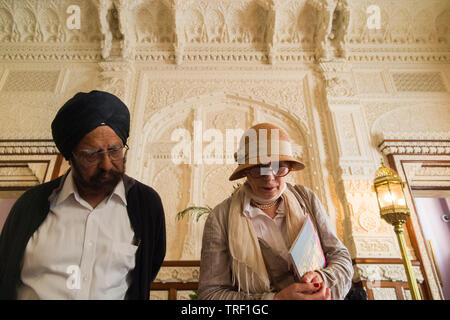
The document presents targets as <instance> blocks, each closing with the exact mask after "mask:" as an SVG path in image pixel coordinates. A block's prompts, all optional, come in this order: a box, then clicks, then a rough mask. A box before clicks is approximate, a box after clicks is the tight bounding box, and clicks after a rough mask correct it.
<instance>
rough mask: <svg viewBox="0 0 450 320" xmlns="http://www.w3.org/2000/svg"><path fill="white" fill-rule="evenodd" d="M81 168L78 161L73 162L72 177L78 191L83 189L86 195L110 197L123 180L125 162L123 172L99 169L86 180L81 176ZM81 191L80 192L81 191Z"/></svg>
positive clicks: (123, 167)
mask: <svg viewBox="0 0 450 320" xmlns="http://www.w3.org/2000/svg"><path fill="white" fill-rule="evenodd" d="M81 170H82V169H80V167H79V166H78V164H77V163H76V161H73V160H72V172H73V173H72V175H73V179H74V182H75V184H76V185H77V187H78V189H82V190H83V192H85V193H90V194H98V195H100V194H101V195H105V196H106V195H109V194H111V193H112V192H113V191H114V188H115V187H116V186H117V184H118V183H119V181H120V180H121V179H122V178H123V175H124V172H125V161H124V163H123V166H122V170H115V169H111V170H108V171H106V170H103V169H98V170H97V172H96V173H95V174H94V175H93V176H91V177H88V178H87V179H85V178H84V177H83V175H82V174H81ZM79 191H80V190H79Z"/></svg>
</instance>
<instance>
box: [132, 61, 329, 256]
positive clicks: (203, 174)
mask: <svg viewBox="0 0 450 320" xmlns="http://www.w3.org/2000/svg"><path fill="white" fill-rule="evenodd" d="M220 69H221V68H217V70H214V72H211V71H210V70H207V69H205V70H201V71H199V70H195V71H189V70H186V71H184V72H183V73H180V72H177V71H176V70H174V71H173V73H167V72H163V71H158V70H150V71H143V72H142V75H141V78H140V81H139V82H140V87H141V88H142V87H147V88H149V89H148V90H139V91H140V92H142V95H141V96H140V97H138V99H139V101H151V103H139V104H138V105H139V108H138V109H136V111H135V116H136V119H139V120H136V122H135V125H134V128H135V130H136V133H137V132H141V134H140V135H138V134H136V135H135V136H136V137H139V138H137V139H134V141H133V144H135V145H136V144H137V145H142V146H143V147H142V149H141V150H139V151H138V152H135V153H133V154H130V156H131V157H132V159H133V160H132V161H131V163H141V164H143V165H140V166H130V171H131V172H133V173H134V175H136V176H139V177H142V179H143V180H144V181H146V182H148V183H149V184H151V185H153V186H154V187H155V188H156V189H157V190H158V191H159V192H161V194H162V198H163V202H165V203H164V205H165V208H166V211H167V220H166V223H167V225H168V229H172V230H176V232H173V233H172V234H169V237H168V245H169V254H168V259H169V260H170V259H172V260H173V259H180V258H181V259H198V258H199V254H200V247H201V245H200V243H201V231H202V228H203V223H204V219H202V220H200V222H195V221H193V219H185V220H183V221H182V222H181V223H180V222H176V220H175V213H176V212H178V211H181V210H182V209H184V208H185V207H187V206H188V205H209V206H211V207H214V206H215V205H216V204H218V203H220V202H221V201H222V200H224V199H225V198H227V197H228V196H229V195H230V194H231V192H232V190H233V188H232V186H233V183H231V182H229V181H228V177H229V175H230V174H231V172H232V170H233V169H234V166H235V165H234V163H233V162H231V164H226V163H224V164H205V163H204V161H206V159H203V160H202V164H195V163H194V160H195V159H194V157H195V154H192V155H191V160H190V161H187V163H183V164H180V165H175V164H174V163H173V161H172V160H173V158H172V156H171V150H172V149H173V148H174V147H175V146H176V145H177V143H178V141H177V140H174V141H172V140H171V137H172V134H173V132H174V130H175V129H177V128H183V129H186V130H188V131H189V134H190V139H191V141H192V147H191V148H189V149H190V150H194V149H193V145H194V143H196V142H195V141H198V140H199V139H200V140H202V139H205V138H204V137H203V134H204V133H205V132H206V131H207V130H208V129H218V130H219V132H220V133H221V134H222V136H223V138H224V141H223V152H226V149H225V147H226V146H225V144H226V142H227V141H225V139H226V137H227V129H241V130H242V132H243V131H244V130H246V128H248V127H250V126H251V125H252V124H253V123H258V122H264V121H270V122H273V123H276V124H278V125H280V126H281V127H283V128H284V129H286V130H287V132H288V133H289V135H290V136H291V138H292V141H293V143H294V144H295V146H294V151H295V152H296V153H297V155H298V156H299V157H300V158H301V159H302V160H303V161H304V162H306V163H307V164H308V167H309V170H306V171H303V172H300V173H295V174H293V175H292V176H291V179H292V181H304V183H305V184H307V185H309V186H312V187H314V186H317V188H318V189H319V186H320V184H321V183H320V180H318V179H317V176H318V174H317V171H318V170H317V169H314V168H315V167H317V163H315V162H314V161H311V160H310V155H314V154H315V153H316V152H315V150H314V148H313V147H309V148H308V147H306V146H308V145H311V146H312V144H311V142H312V141H313V140H312V137H311V136H310V134H309V131H310V128H311V123H310V122H311V121H310V118H309V113H310V112H309V111H308V110H307V109H309V108H311V106H307V104H308V101H307V100H306V99H305V97H304V96H305V88H307V86H308V84H307V73H306V72H305V70H303V71H302V70H298V71H297V72H285V74H284V76H289V77H290V78H291V79H289V80H288V79H278V78H277V77H272V79H270V80H269V79H263V78H264V74H265V73H264V71H258V70H252V69H251V68H250V69H248V70H247V72H246V75H245V76H243V75H242V73H241V72H236V71H230V70H226V69H222V70H220ZM194 121H197V122H198V123H199V124H200V130H201V132H200V133H198V132H195V133H194V131H195V130H196V129H195V126H196V125H195V123H194ZM194 134H195V136H194ZM232 143H233V141H232ZM236 143H237V137H235V140H234V147H235V146H236ZM207 145H208V143H207V142H206V141H205V142H204V143H203V148H205V147H206V146H207ZM235 150H236V149H235V148H233V149H232V152H230V153H228V154H226V153H225V154H224V159H233V153H234V151H235ZM221 151H222V150H221ZM312 158H314V156H313V157H312ZM167 181H172V182H173V183H171V184H167ZM174 199H175V201H174Z"/></svg>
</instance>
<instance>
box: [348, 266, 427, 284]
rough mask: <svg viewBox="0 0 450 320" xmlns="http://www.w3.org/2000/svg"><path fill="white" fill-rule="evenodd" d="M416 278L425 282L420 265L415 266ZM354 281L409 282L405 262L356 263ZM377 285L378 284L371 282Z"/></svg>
mask: <svg viewBox="0 0 450 320" xmlns="http://www.w3.org/2000/svg"><path fill="white" fill-rule="evenodd" d="M413 272H414V275H415V277H416V280H417V281H418V282H419V283H423V281H424V278H423V275H422V272H421V271H420V267H419V266H413ZM353 280H354V281H370V282H373V281H402V282H408V279H407V277H406V273H405V267H404V266H403V264H358V265H355V274H354V276H353ZM371 285H372V286H375V285H376V284H373V283H372V284H371Z"/></svg>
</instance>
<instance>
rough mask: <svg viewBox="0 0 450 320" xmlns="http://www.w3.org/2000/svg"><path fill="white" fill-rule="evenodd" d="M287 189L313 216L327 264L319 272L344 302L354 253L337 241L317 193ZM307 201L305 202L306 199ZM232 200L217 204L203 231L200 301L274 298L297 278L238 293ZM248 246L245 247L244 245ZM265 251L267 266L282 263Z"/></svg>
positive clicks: (263, 246)
mask: <svg viewBox="0 0 450 320" xmlns="http://www.w3.org/2000/svg"><path fill="white" fill-rule="evenodd" d="M287 187H288V188H290V190H291V191H292V192H293V193H294V194H295V196H296V197H297V199H298V200H299V202H300V205H301V207H302V209H303V210H306V212H307V213H310V214H311V218H312V220H313V222H314V224H315V226H316V229H317V231H318V233H319V238H320V241H321V245H322V249H323V251H324V254H325V258H326V261H327V266H326V268H324V269H322V270H316V271H317V272H319V273H320V274H321V276H322V278H324V281H325V284H326V286H327V287H328V288H330V289H331V298H332V299H334V300H337V299H344V298H345V295H346V294H347V292H348V291H349V290H350V287H351V283H352V276H353V266H352V262H351V259H350V254H349V252H348V250H347V248H346V247H345V246H344V244H343V243H342V242H341V241H340V240H339V239H338V238H337V236H336V233H335V232H334V230H333V228H332V226H331V224H330V220H329V217H328V215H327V213H326V212H325V209H324V207H323V206H322V204H321V203H320V201H319V199H318V198H317V196H316V194H315V193H314V192H313V191H312V190H311V189H308V188H306V187H304V186H300V185H296V186H292V185H290V184H287ZM304 199H305V200H304ZM230 203H231V197H230V198H228V199H226V200H225V201H223V202H222V203H220V204H219V205H217V206H216V207H215V208H214V210H213V211H212V213H211V214H210V215H209V217H208V219H207V220H206V224H205V229H204V231H203V242H202V253H201V262H200V282H199V290H198V297H199V299H215V300H219V299H224V300H230V299H240V300H242V299H252V300H253V299H273V297H274V295H275V294H276V289H275V288H278V290H280V289H282V288H284V287H287V286H288V285H290V284H291V283H293V282H294V281H295V278H294V276H292V277H290V278H285V279H284V280H283V281H282V282H280V283H271V285H272V286H271V287H272V288H273V290H272V291H270V292H265V293H252V292H250V293H246V292H242V291H240V292H238V291H237V286H236V287H235V286H233V284H232V277H231V257H230V253H229V249H228V213H229V209H230ZM242 245H245V244H242ZM260 247H261V251H262V254H263V257H264V260H265V262H266V264H268V265H266V267H268V268H270V265H272V264H276V263H279V261H280V260H279V259H278V258H277V257H276V255H274V254H273V252H272V251H271V249H270V248H269V247H267V246H265V245H264V244H263V243H261V246H260Z"/></svg>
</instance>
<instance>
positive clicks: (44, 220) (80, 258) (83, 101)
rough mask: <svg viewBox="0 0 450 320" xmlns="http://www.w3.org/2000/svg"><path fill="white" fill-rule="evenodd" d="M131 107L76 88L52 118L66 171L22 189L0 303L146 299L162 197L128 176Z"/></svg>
mask: <svg viewBox="0 0 450 320" xmlns="http://www.w3.org/2000/svg"><path fill="white" fill-rule="evenodd" d="M129 132H130V113H129V111H128V108H127V107H126V105H125V104H124V103H123V102H122V101H121V100H120V99H119V98H117V97H116V96H114V95H112V94H110V93H108V92H103V91H91V92H89V93H83V92H79V93H77V94H76V95H75V96H74V97H73V98H71V99H70V100H69V101H67V102H66V103H65V104H64V105H63V106H62V107H61V109H60V110H59V111H58V113H57V114H56V116H55V119H54V120H53V122H52V135H53V140H54V141H55V144H56V146H57V148H58V150H59V151H60V152H61V154H62V155H63V156H64V158H65V159H66V160H68V161H69V164H70V169H69V170H68V172H67V173H66V174H65V175H63V176H62V177H59V178H57V179H55V180H52V181H50V182H48V183H45V184H42V185H39V186H36V187H34V188H32V189H30V190H28V191H27V192H25V193H24V194H23V195H22V196H21V197H20V198H19V199H18V200H17V202H16V203H15V204H14V206H13V208H12V209H11V211H10V213H9V216H8V218H7V220H6V222H5V225H4V227H3V230H2V233H1V235H0V299H149V292H150V285H151V282H152V281H153V280H154V279H155V277H156V275H157V273H158V270H159V269H160V267H161V264H162V262H163V260H164V256H165V252H166V233H165V220H164V210H163V206H162V203H161V199H160V197H159V195H158V193H157V192H156V191H155V190H153V189H152V188H151V187H149V186H146V185H144V184H143V183H141V182H139V181H137V180H135V179H133V178H131V177H129V176H127V175H126V174H125V173H124V171H125V158H126V151H127V149H128V146H127V144H126V143H127V139H128V136H129Z"/></svg>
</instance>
